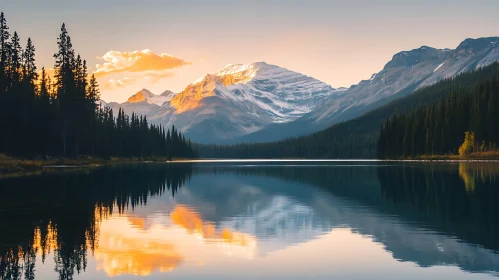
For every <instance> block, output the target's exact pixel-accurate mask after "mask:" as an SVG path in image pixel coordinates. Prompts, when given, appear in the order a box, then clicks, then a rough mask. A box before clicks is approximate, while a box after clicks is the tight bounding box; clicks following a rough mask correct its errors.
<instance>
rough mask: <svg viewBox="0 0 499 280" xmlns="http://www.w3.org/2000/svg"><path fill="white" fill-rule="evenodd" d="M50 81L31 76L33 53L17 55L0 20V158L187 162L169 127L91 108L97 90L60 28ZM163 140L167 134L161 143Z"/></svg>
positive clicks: (187, 148)
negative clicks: (119, 158) (154, 158)
mask: <svg viewBox="0 0 499 280" xmlns="http://www.w3.org/2000/svg"><path fill="white" fill-rule="evenodd" d="M57 46H58V50H57V52H56V53H55V54H54V58H55V67H54V70H55V80H54V81H53V82H52V81H51V80H50V78H49V77H47V73H46V71H45V69H44V68H43V69H42V72H41V76H40V77H38V74H37V71H36V65H35V47H34V45H33V43H32V41H31V39H29V38H28V41H27V45H26V49H24V50H23V49H22V48H21V45H20V39H19V36H18V35H17V33H14V35H13V36H12V37H10V34H9V32H8V27H7V23H6V20H5V16H4V14H3V13H1V14H0V58H1V59H0V82H1V84H0V128H1V129H2V134H1V136H0V153H5V154H7V155H11V156H15V157H27V158H34V157H40V156H46V157H49V156H50V157H54V156H63V157H72V158H79V157H80V156H81V155H85V156H101V157H105V158H109V157H111V156H127V157H149V156H164V157H170V158H171V157H193V156H194V152H193V150H192V148H191V144H190V142H189V141H186V140H185V137H184V136H183V135H182V134H180V132H178V131H177V130H175V128H172V130H171V132H170V131H168V133H167V132H165V128H164V127H162V126H156V125H149V124H148V122H147V119H146V117H145V116H138V115H136V114H132V116H131V118H129V117H128V116H126V115H125V114H124V113H123V111H122V110H121V109H120V110H119V113H118V117H117V118H114V116H113V111H112V110H111V109H110V108H102V106H99V104H98V102H99V100H100V96H99V86H98V84H97V80H96V78H95V76H94V75H92V76H91V77H90V78H89V75H88V71H87V64H86V61H85V60H83V59H82V58H81V57H80V55H79V54H76V53H75V50H74V49H73V45H72V43H71V38H70V37H69V34H68V31H67V30H66V26H65V25H64V24H63V25H62V27H61V33H60V35H59V38H58V40H57ZM167 134H168V135H171V137H170V138H168V139H167Z"/></svg>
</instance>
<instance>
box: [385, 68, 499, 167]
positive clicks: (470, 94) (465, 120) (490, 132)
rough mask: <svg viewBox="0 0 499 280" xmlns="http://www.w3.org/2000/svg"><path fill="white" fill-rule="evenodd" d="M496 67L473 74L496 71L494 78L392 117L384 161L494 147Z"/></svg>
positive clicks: (498, 101) (498, 131) (498, 133)
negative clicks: (463, 139) (385, 159)
mask: <svg viewBox="0 0 499 280" xmlns="http://www.w3.org/2000/svg"><path fill="white" fill-rule="evenodd" d="M497 68H498V64H494V65H492V66H490V67H488V68H486V69H483V70H479V71H477V72H475V73H472V74H474V75H476V74H477V73H480V71H484V70H485V71H487V70H490V69H496V71H495V73H494V74H493V75H482V76H481V78H480V79H479V80H476V81H474V82H473V83H471V84H469V85H468V86H465V87H462V86H459V85H455V86H453V87H452V91H451V93H450V94H448V95H447V96H445V97H443V98H441V99H440V100H437V101H435V102H432V103H431V104H427V105H423V106H419V107H417V108H416V109H414V110H413V111H412V112H409V113H406V114H396V115H394V116H392V117H391V118H389V119H388V120H387V121H386V123H385V124H384V126H383V127H382V129H381V133H380V137H379V141H378V155H379V156H380V157H382V158H397V157H407V156H419V155H424V154H457V153H459V155H461V156H467V155H469V154H470V153H472V152H478V151H484V150H485V149H487V147H489V148H490V147H492V146H493V144H492V143H494V142H495V141H497V139H499V118H498V117H499V115H498V108H499V98H498V96H499V71H497ZM463 134H465V141H464V143H462V135H463ZM479 143H481V145H480V144H479ZM487 143H488V144H487Z"/></svg>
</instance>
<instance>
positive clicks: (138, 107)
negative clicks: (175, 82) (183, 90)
mask: <svg viewBox="0 0 499 280" xmlns="http://www.w3.org/2000/svg"><path fill="white" fill-rule="evenodd" d="M174 96H175V93H174V92H172V91H169V90H167V91H165V92H163V93H162V94H161V95H156V94H154V93H152V92H151V91H149V90H147V89H145V88H144V89H142V90H140V91H139V92H137V93H135V94H134V95H132V96H130V97H129V98H128V100H127V101H126V102H123V103H117V102H109V103H106V102H104V104H105V106H106V107H110V108H111V109H113V113H114V115H117V114H118V111H119V109H120V108H121V109H123V111H125V114H127V115H131V114H132V113H135V114H138V115H147V114H149V113H150V112H152V111H155V110H157V109H159V107H160V106H161V105H163V104H164V103H165V102H169V101H170V100H171V99H172V98H173V97H174Z"/></svg>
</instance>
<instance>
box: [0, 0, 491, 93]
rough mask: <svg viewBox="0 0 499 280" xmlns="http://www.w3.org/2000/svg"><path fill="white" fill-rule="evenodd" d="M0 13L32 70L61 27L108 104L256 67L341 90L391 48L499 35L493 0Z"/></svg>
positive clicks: (54, 2) (127, 4)
mask: <svg viewBox="0 0 499 280" xmlns="http://www.w3.org/2000/svg"><path fill="white" fill-rule="evenodd" d="M0 10H1V11H3V12H4V13H5V15H6V18H7V24H8V26H9V27H10V31H11V32H13V31H17V32H18V34H19V36H20V37H21V39H22V40H23V42H26V39H27V38H28V37H31V39H32V40H33V43H34V44H35V47H36V59H37V65H38V67H39V68H41V67H42V66H44V67H46V68H51V67H53V65H54V59H53V57H52V55H53V54H54V53H55V52H56V50H57V45H56V41H57V37H58V35H59V33H60V26H61V24H62V23H63V22H64V23H66V26H67V29H68V31H69V34H70V36H71V39H72V41H73V46H74V48H75V50H76V52H78V53H80V54H81V55H82V57H83V58H84V59H86V60H87V63H88V65H89V68H90V70H91V71H92V72H95V73H96V75H97V77H98V81H99V84H100V88H101V96H102V99H103V100H105V101H108V102H109V101H116V102H123V101H125V100H126V99H127V98H128V97H129V96H131V95H132V94H134V93H135V92H137V91H139V90H141V89H142V88H147V89H149V90H151V91H152V92H154V93H156V94H160V93H162V92H163V91H165V90H172V91H174V92H180V91H182V90H183V89H184V88H185V87H186V86H187V85H188V84H190V83H192V82H193V81H195V80H197V79H198V78H200V77H202V76H204V75H206V74H208V73H214V72H216V71H218V70H220V69H221V68H222V67H224V66H225V65H227V64H236V63H242V64H247V63H253V62H259V61H265V62H267V63H270V64H275V65H278V66H281V67H284V68H287V69H290V70H293V71H296V72H299V73H302V74H305V75H307V76H311V77H314V78H316V79H319V80H321V81H323V82H325V83H327V84H330V85H332V86H333V87H348V86H350V85H352V84H356V83H358V82H359V81H360V80H363V79H369V78H370V77H371V75H372V74H373V73H376V72H379V71H380V70H381V69H382V68H383V66H384V65H385V64H386V63H387V62H388V61H389V60H390V59H391V58H392V56H393V55H394V54H395V53H397V52H400V51H403V50H411V49H415V48H419V47H421V46H423V45H427V46H431V47H435V48H455V47H457V45H458V44H459V43H460V42H461V41H463V40H464V39H466V38H477V37H488V36H499V1H497V0H431V1H430V0H417V1H416V0H376V1H373V0H300V1H297V0H182V1H181V0H177V1H170V0H140V1H139V0H133V1H132V0H85V1H67V0H44V1H40V0H2V4H1V6H0Z"/></svg>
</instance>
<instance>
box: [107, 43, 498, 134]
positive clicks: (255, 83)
mask: <svg viewBox="0 0 499 280" xmlns="http://www.w3.org/2000/svg"><path fill="white" fill-rule="evenodd" d="M495 61H499V37H487V38H479V39H466V40H464V41H463V42H462V43H460V44H459V45H458V47H457V48H456V49H435V48H432V47H429V46H422V47H420V48H418V49H413V50H410V51H402V52H399V53H397V54H395V55H394V56H393V57H392V59H391V60H390V61H389V62H388V63H387V64H386V65H385V66H384V68H383V69H382V70H381V71H380V72H378V73H375V74H373V75H372V76H371V78H370V79H368V80H363V81H360V82H359V83H358V84H356V85H353V86H351V87H350V88H348V89H344V88H342V89H334V88H332V87H331V86H330V85H327V84H325V83H323V82H321V81H319V80H316V79H314V78H311V77H308V76H305V75H303V74H300V73H297V72H293V71H290V70H287V69H285V68H282V67H279V66H276V65H270V64H267V63H265V62H257V63H252V64H247V65H243V64H229V65H227V66H225V67H224V68H222V69H221V70H219V71H218V72H215V73H213V74H208V75H205V76H203V77H201V78H200V79H198V80H196V81H195V82H193V83H192V84H190V85H188V86H187V87H186V88H185V89H184V90H183V91H182V92H180V93H178V94H175V93H172V92H171V91H166V92H165V93H163V94H161V95H154V94H153V93H151V92H150V91H148V90H146V89H143V90H142V91H140V92H138V93H136V94H135V95H133V96H132V97H130V98H129V100H128V101H127V102H125V103H122V104H118V103H109V104H108V106H110V107H112V108H113V109H115V110H116V111H117V110H118V108H119V107H122V108H123V109H124V110H125V113H127V114H131V112H132V111H133V112H135V113H139V114H144V115H147V117H148V119H149V120H150V121H151V122H153V123H157V124H163V125H166V126H171V125H172V124H175V126H177V127H178V128H179V129H180V130H181V131H182V132H183V133H184V134H185V135H186V136H187V137H190V138H191V139H192V140H193V141H195V142H200V143H236V142H266V141H275V140H281V139H284V138H287V137H295V136H301V135H304V134H308V133H311V132H315V131H319V130H321V129H324V128H326V127H328V126H331V125H333V124H336V123H340V122H343V121H347V120H350V119H354V118H356V117H359V116H361V115H363V114H365V113H367V112H369V111H371V110H374V109H376V108H379V107H381V106H383V105H385V104H388V103H389V102H391V101H393V100H395V99H399V98H403V97H405V96H408V95H410V94H411V93H412V92H414V91H415V90H416V89H418V88H421V87H425V86H428V85H432V84H435V83H436V82H438V81H440V80H442V79H445V78H450V77H454V76H455V75H457V74H459V73H462V72H467V71H471V70H474V69H478V68H481V67H484V66H487V65H489V64H491V63H493V62H495Z"/></svg>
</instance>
